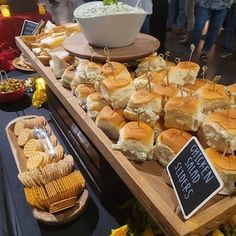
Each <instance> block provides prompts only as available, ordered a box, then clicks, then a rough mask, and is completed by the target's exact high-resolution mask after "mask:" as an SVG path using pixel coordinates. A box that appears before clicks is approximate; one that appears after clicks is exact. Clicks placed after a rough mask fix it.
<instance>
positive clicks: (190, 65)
mask: <svg viewBox="0 0 236 236" xmlns="http://www.w3.org/2000/svg"><path fill="white" fill-rule="evenodd" d="M176 67H177V68H179V69H181V70H183V71H186V72H187V75H188V77H187V78H186V79H185V84H194V82H195V80H196V78H197V75H198V72H199V70H200V66H199V65H198V64H197V63H194V62H191V61H180V62H179V63H178V64H177V66H176Z"/></svg>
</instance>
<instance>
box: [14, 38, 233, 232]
mask: <svg viewBox="0 0 236 236" xmlns="http://www.w3.org/2000/svg"><path fill="white" fill-rule="evenodd" d="M16 44H17V45H18V47H19V48H20V50H21V51H22V52H23V53H24V55H25V56H27V57H28V60H29V61H30V62H31V63H32V64H33V66H34V67H35V68H36V70H37V71H38V73H40V74H41V76H42V77H44V78H45V80H46V82H47V85H48V86H49V88H50V89H51V90H52V91H53V93H54V94H55V95H56V96H57V98H58V99H59V100H60V102H61V103H62V104H63V106H64V107H65V108H66V109H67V111H68V112H69V113H70V114H71V116H72V117H73V119H74V121H76V123H77V124H78V125H79V126H80V128H81V129H82V130H83V132H84V133H86V134H87V136H88V137H89V138H90V140H91V141H92V142H93V144H94V145H95V146H96V147H97V148H98V149H99V150H100V152H101V153H102V155H103V156H104V158H105V159H106V160H107V162H108V163H109V164H110V165H111V167H112V168H113V169H114V170H115V171H116V173H117V174H118V175H119V176H120V178H121V179H122V180H123V181H124V183H125V184H126V185H127V186H128V188H129V189H130V190H131V191H132V192H133V194H134V195H135V197H136V198H137V199H138V200H139V202H140V203H141V204H142V205H143V207H144V208H145V209H146V211H147V212H148V213H149V215H150V216H151V217H152V218H153V219H154V221H155V222H156V223H157V224H158V225H159V226H160V228H161V229H162V230H163V232H165V234H166V235H168V236H180V235H181V236H187V235H188V236H190V235H191V236H201V235H205V234H207V233H209V232H210V231H212V230H214V229H215V228H216V227H217V226H218V225H220V224H221V223H223V222H225V221H226V220H227V219H228V218H230V217H231V216H233V215H234V214H235V212H236V196H235V195H233V196H227V197H225V196H220V195H216V196H214V197H213V198H212V199H211V200H210V201H209V202H208V203H207V204H206V205H205V206H204V207H203V208H202V209H200V210H199V211H198V212H197V213H196V214H195V215H194V216H192V217H191V218H190V219H189V220H184V219H183V217H182V215H181V214H177V213H176V209H177V208H178V204H177V199H176V196H175V193H174V191H173V189H172V188H171V187H170V186H169V185H168V183H166V181H165V180H164V179H166V177H165V178H163V176H165V174H163V169H162V167H161V166H160V165H159V164H158V163H157V162H155V161H146V162H143V163H136V162H131V161H129V160H128V159H127V158H126V157H125V156H124V155H123V154H122V153H121V152H120V151H115V150H113V149H112V148H111V145H112V142H111V140H110V139H109V138H108V137H107V136H106V135H105V134H104V133H103V132H102V131H101V130H100V129H99V128H97V127H96V124H95V123H94V121H93V120H92V119H91V118H90V117H89V116H88V115H87V114H86V112H85V111H84V110H83V109H82V108H81V107H80V106H79V104H78V100H77V98H76V97H75V96H74V95H72V93H71V92H70V91H68V90H67V89H65V88H63V87H62V85H61V83H60V82H59V81H58V80H57V79H56V78H55V76H54V74H53V73H52V71H51V70H50V68H47V67H45V66H44V65H43V64H42V63H41V62H40V61H39V60H38V59H37V57H36V56H35V55H34V54H33V53H32V51H31V50H30V49H29V48H28V47H27V46H26V45H25V43H24V42H23V41H22V40H21V39H20V38H19V37H16Z"/></svg>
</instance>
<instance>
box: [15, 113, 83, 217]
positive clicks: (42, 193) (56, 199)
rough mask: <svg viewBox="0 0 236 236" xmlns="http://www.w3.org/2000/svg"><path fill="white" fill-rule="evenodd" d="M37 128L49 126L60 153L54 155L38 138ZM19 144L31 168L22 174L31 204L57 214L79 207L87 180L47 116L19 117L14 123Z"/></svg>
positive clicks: (48, 128)
mask: <svg viewBox="0 0 236 236" xmlns="http://www.w3.org/2000/svg"><path fill="white" fill-rule="evenodd" d="M34 127H40V128H43V129H47V131H48V133H49V134H50V141H51V143H52V145H53V147H54V148H55V152H56V155H55V156H53V157H52V156H50V155H49V154H48V153H47V152H46V151H45V150H44V148H43V145H42V143H41V142H40V140H38V139H37V138H36V137H34V134H33V129H34ZM14 134H15V135H16V136H17V144H18V145H19V147H20V148H21V149H22V153H23V154H24V157H23V158H25V161H26V168H27V170H26V171H24V172H20V173H19V174H18V178H19V180H20V181H21V182H22V184H23V185H24V186H25V189H24V190H25V195H26V199H27V202H28V203H29V204H30V206H32V207H35V208H38V209H40V210H42V211H49V212H50V213H56V212H59V211H62V210H65V209H67V208H69V207H72V206H75V205H76V204H77V201H78V197H80V195H81V194H82V193H83V190H84V188H85V180H84V178H83V176H82V175H81V173H80V172H79V171H73V170H74V159H73V157H72V156H71V155H66V154H64V149H63V147H62V146H61V145H59V144H58V140H57V138H56V137H55V135H53V134H52V131H51V128H50V127H49V126H48V125H47V122H46V120H45V118H44V117H36V118H30V119H22V120H18V121H17V122H16V123H15V126H14Z"/></svg>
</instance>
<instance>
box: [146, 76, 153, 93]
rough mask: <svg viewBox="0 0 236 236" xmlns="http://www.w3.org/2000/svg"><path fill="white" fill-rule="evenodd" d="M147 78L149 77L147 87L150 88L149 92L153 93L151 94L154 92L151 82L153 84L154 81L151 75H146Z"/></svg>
mask: <svg viewBox="0 0 236 236" xmlns="http://www.w3.org/2000/svg"><path fill="white" fill-rule="evenodd" d="M146 76H147V80H148V82H147V84H146V86H148V89H149V92H150V93H151V92H152V85H151V82H152V80H153V77H152V75H151V73H146ZM146 86H145V87H146Z"/></svg>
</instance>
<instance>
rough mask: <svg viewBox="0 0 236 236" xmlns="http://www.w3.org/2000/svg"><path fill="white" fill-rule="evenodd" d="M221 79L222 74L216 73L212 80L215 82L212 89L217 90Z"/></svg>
mask: <svg viewBox="0 0 236 236" xmlns="http://www.w3.org/2000/svg"><path fill="white" fill-rule="evenodd" d="M220 79H221V75H216V76H215V77H214V78H213V79H212V82H213V89H212V91H215V87H216V84H217V83H218V82H219V81H220Z"/></svg>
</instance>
